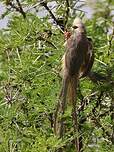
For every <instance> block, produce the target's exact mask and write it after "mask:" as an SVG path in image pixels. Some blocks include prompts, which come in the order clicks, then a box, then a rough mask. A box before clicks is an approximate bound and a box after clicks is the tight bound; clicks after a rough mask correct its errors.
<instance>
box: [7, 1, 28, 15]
mask: <svg viewBox="0 0 114 152" xmlns="http://www.w3.org/2000/svg"><path fill="white" fill-rule="evenodd" d="M16 2H17V5H18V6H16V5H15V4H14V3H13V2H12V1H10V0H8V1H7V2H6V5H9V6H10V7H11V8H13V9H15V10H16V11H17V12H19V13H21V14H22V15H23V18H26V13H25V12H24V10H23V8H22V5H21V3H20V1H19V0H16Z"/></svg>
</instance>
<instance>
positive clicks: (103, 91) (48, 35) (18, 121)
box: [0, 0, 114, 152]
mask: <svg viewBox="0 0 114 152" xmlns="http://www.w3.org/2000/svg"><path fill="white" fill-rule="evenodd" d="M3 2H5V1H3ZM50 2H51V1H50ZM36 3H37V2H36V1H29V0H27V1H22V4H23V5H22V6H23V7H24V6H27V5H28V6H31V5H32V6H34V5H36ZM57 3H58V6H61V7H58V6H57V7H58V9H57V10H56V11H55V13H56V15H58V16H63V17H65V13H66V12H65V11H66V7H62V6H64V3H65V1H62V2H61V1H57ZM105 3H106V4H107V5H105V6H104V8H105V9H106V8H107V7H106V6H108V14H105V15H104V13H106V12H105V9H104V12H103V10H102V13H101V12H100V10H99V7H101V3H100V2H98V3H97V7H96V9H98V11H97V13H94V14H93V16H92V18H91V20H89V19H86V20H85V24H86V26H87V33H88V36H89V37H91V38H92V39H93V44H94V51H95V62H94V66H93V68H92V71H93V73H94V74H95V75H94V76H96V77H97V81H96V80H95V79H94V80H93V81H92V80H90V79H89V78H83V79H81V80H80V86H79V89H78V102H79V103H78V105H79V109H81V110H79V123H80V128H79V131H80V137H81V138H82V143H83V146H82V149H83V150H84V152H94V151H100V152H105V151H107V152H113V151H114V145H113V144H114V111H113V107H114V95H113V94H114V91H113V90H114V87H113V86H114V62H113V61H114V51H113V50H114V43H113V42H114V40H113V34H114V33H111V32H110V31H111V29H112V27H113V22H112V18H113V17H114V16H113V15H112V14H111V11H112V6H111V5H112V4H113V2H112V3H111V2H109V1H108V0H105ZM6 5H7V4H6ZM73 6H74V1H71V2H70V7H71V13H70V14H67V15H69V16H68V18H69V20H68V23H67V26H70V24H71V21H72V20H73V18H74V16H75V15H76V13H77V11H74V10H75V8H76V7H75V6H74V7H73ZM10 7H11V6H10ZM40 7H41V6H39V5H38V8H36V7H35V8H34V9H35V10H37V9H39V8H40ZM13 11H15V9H14V8H13V10H12V9H11V10H10V12H12V15H11V16H10V20H9V22H8V27H7V28H6V29H2V30H1V31H0V67H1V68H0V88H1V90H0V152H2V151H4V152H8V151H9V152H15V151H19V152H54V151H55V150H56V149H58V148H60V147H64V149H65V152H73V151H74V145H73V142H72V141H73V138H74V135H73V134H72V130H73V128H72V121H71V107H70V106H69V107H68V108H67V111H66V113H65V116H64V117H65V118H66V124H67V132H66V134H65V137H64V139H63V140H61V139H58V138H57V137H55V136H54V133H53V112H54V109H55V106H56V102H57V98H58V94H59V91H60V84H61V78H60V75H59V73H60V65H61V58H62V55H63V53H64V45H63V44H64V37H63V34H62V33H61V31H60V30H59V28H56V26H52V21H50V22H49V16H48V15H47V16H45V17H44V18H42V19H41V18H40V17H38V16H37V11H36V12H35V13H33V12H32V11H31V12H30V11H29V12H26V18H23V14H21V12H18V14H17V13H14V12H13ZM8 12H9V11H8ZM5 13H6V12H5ZM19 13H20V14H19ZM5 15H7V13H6V14H5ZM83 15H84V12H82V11H81V12H79V13H78V16H82V17H83ZM84 17H85V18H86V15H85V16H84ZM69 28H70V27H69ZM113 32H114V31H113ZM110 33H111V34H110ZM83 103H84V107H83V106H82V105H83Z"/></svg>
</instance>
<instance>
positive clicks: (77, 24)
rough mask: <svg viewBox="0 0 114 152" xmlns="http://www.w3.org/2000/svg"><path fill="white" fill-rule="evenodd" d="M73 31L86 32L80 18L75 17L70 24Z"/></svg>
mask: <svg viewBox="0 0 114 152" xmlns="http://www.w3.org/2000/svg"><path fill="white" fill-rule="evenodd" d="M72 29H73V32H75V33H81V34H86V29H85V26H84V24H83V23H82V20H81V19H80V18H75V19H74V21H73V24H72Z"/></svg>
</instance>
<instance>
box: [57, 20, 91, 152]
mask: <svg viewBox="0 0 114 152" xmlns="http://www.w3.org/2000/svg"><path fill="white" fill-rule="evenodd" d="M72 27H73V30H72V34H71V36H69V38H68V37H67V41H66V43H65V49H66V52H65V54H64V56H63V59H62V62H63V64H62V77H63V83H62V89H61V93H60V97H59V102H58V106H57V109H56V112H55V122H54V130H55V134H57V135H58V136H59V137H60V138H61V137H63V135H64V131H65V130H64V118H63V115H64V112H65V107H66V98H67V94H68V95H70V97H69V98H70V100H71V103H72V120H73V127H74V133H75V134H76V138H75V147H76V151H77V152H79V151H80V148H79V138H78V118H77V100H76V99H77V86H78V81H79V78H80V77H84V76H86V75H87V74H88V72H90V69H91V67H92V65H93V59H94V56H93V52H92V42H91V41H90V40H89V39H88V38H87V36H86V29H85V26H84V24H83V23H82V21H81V20H80V19H79V18H76V19H75V20H74V22H73V25H72ZM66 36H67V35H66ZM69 91H70V93H69ZM58 114H59V117H58Z"/></svg>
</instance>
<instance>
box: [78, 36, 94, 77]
mask: <svg viewBox="0 0 114 152" xmlns="http://www.w3.org/2000/svg"><path fill="white" fill-rule="evenodd" d="M93 62H94V52H93V45H92V39H90V38H88V52H87V54H86V58H85V64H84V65H83V66H82V68H81V75H80V78H82V77H86V76H87V75H88V73H89V72H90V71H91V68H92V66H93Z"/></svg>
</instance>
